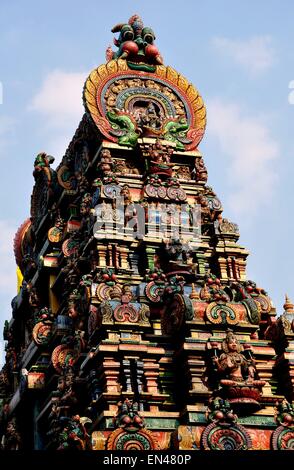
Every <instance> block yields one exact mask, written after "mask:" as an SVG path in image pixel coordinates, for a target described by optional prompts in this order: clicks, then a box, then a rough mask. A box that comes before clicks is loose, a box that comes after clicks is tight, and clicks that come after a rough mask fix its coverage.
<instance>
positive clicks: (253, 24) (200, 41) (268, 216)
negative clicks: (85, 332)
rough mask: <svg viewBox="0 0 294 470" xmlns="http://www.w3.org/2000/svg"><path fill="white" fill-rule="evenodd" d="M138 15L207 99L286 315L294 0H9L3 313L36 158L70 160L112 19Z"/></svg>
mask: <svg viewBox="0 0 294 470" xmlns="http://www.w3.org/2000/svg"><path fill="white" fill-rule="evenodd" d="M134 13H138V14H140V15H141V16H142V18H143V20H144V23H145V24H146V25H150V26H151V27H153V29H154V30H155V33H156V36H157V40H156V44H157V46H158V47H159V50H160V51H161V54H162V55H163V57H164V63H165V64H166V65H171V66H173V67H174V68H176V69H177V70H178V71H180V72H181V73H182V74H183V75H185V76H186V77H187V78H188V79H189V80H190V81H191V82H193V84H194V85H195V86H196V87H197V88H198V90H199V91H200V93H201V95H202V97H203V99H204V101H205V103H206V106H207V115H208V124H207V130H206V135H205V138H204V140H203V141H202V143H201V146H200V150H201V151H202V153H203V156H204V159H205V162H206V165H207V168H208V172H209V184H210V185H211V186H212V187H213V188H214V189H215V191H216V192H217V194H218V196H219V198H220V199H221V200H222V202H223V206H224V209H225V210H224V214H223V215H224V217H227V218H229V219H230V220H232V221H233V222H236V223H238V225H239V227H240V231H241V238H240V242H241V244H243V245H244V246H245V247H246V248H247V249H249V250H250V252H251V256H250V257H249V261H248V277H249V278H251V279H253V280H255V281H256V282H257V283H258V285H260V286H262V287H263V288H265V289H266V290H268V292H269V294H270V296H271V297H272V299H273V302H274V304H275V305H276V307H277V309H278V311H279V313H281V311H282V305H283V301H284V294H285V293H286V292H287V293H288V294H289V295H290V297H291V296H292V297H293V298H294V283H293V277H294V276H293V269H292V263H293V259H294V255H293V251H294V248H293V245H292V232H293V217H292V203H293V194H294V189H293V182H292V179H293V176H292V175H293V168H294V163H293V153H294V97H292V103H293V104H290V101H291V99H289V94H290V92H291V89H290V88H289V84H290V82H291V81H292V80H294V67H293V62H294V61H293V55H294V49H293V43H294V33H293V18H294V3H293V2H292V1H291V0H284V1H283V2H278V1H270V0H267V1H265V0H259V1H258V2H256V1H253V0H247V1H246V2H241V1H240V0H239V1H238V2H236V0H235V1H230V0H210V1H207V2H199V1H192V0H186V1H184V2H179V1H174V0H170V1H154V0H151V1H147V0H144V1H139V0H138V1H136V2H133V1H127V0H125V1H124V2H121V1H117V0H110V1H109V2H101V1H97V0H96V1H94V0H87V2H81V1H73V0H71V1H65V0H59V1H56V0H50V1H43V2H40V1H35V0H27V1H26V2H23V1H20V0H18V1H17V0H14V1H13V2H12V1H11V0H9V1H8V0H1V4H0V82H1V84H2V90H3V92H2V94H3V103H2V104H1V105H0V165H1V170H0V182H1V184H0V192H1V197H0V255H1V262H0V322H1V323H2V322H3V321H4V319H5V318H10V315H11V310H10V300H11V297H12V296H13V295H14V294H15V286H16V281H15V264H14V259H13V253H12V239H13V235H14V232H15V231H16V229H17V227H18V226H19V225H20V224H21V223H22V221H23V220H24V219H25V218H27V217H28V216H29V210H30V194H31V191H32V185H33V178H32V169H33V161H34V157H35V155H36V154H37V153H38V152H39V151H41V150H44V151H47V152H48V153H50V154H52V155H54V156H55V157H56V161H57V162H58V161H59V160H60V158H61V157H62V155H63V153H64V151H65V149H66V146H67V144H68V143H69V140H70V138H71V137H72V135H73V133H74V131H75V129H76V127H77V125H78V123H79V119H80V118H81V116H82V112H83V109H82V102H81V94H82V86H83V81H84V79H85V78H86V76H87V74H88V73H89V72H90V71H91V70H92V69H93V68H94V67H96V66H98V65H99V64H101V63H103V62H104V61H105V49H106V47H107V46H108V45H109V44H111V43H112V39H113V35H112V33H111V32H110V30H111V28H112V26H114V25H115V24H116V23H118V22H121V21H126V20H128V18H129V17H130V16H131V15H132V14H134ZM293 84H294V82H293ZM293 84H292V85H293ZM0 90H1V88H0ZM0 327H1V325H0ZM1 329H2V327H1Z"/></svg>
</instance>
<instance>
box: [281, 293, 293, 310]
mask: <svg viewBox="0 0 294 470" xmlns="http://www.w3.org/2000/svg"><path fill="white" fill-rule="evenodd" d="M283 307H284V310H285V312H288V313H294V304H293V303H292V302H291V300H290V299H289V297H288V295H287V294H285V303H284V306H283Z"/></svg>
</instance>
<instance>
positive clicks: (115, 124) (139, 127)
mask: <svg viewBox="0 0 294 470" xmlns="http://www.w3.org/2000/svg"><path fill="white" fill-rule="evenodd" d="M84 105H85V108H86V112H87V113H88V114H89V115H90V116H91V118H92V120H93V121H94V123H95V124H96V126H97V127H98V129H99V130H100V132H101V133H102V134H103V135H104V136H105V137H106V138H107V139H108V140H110V141H112V142H118V143H119V144H121V145H129V146H134V145H136V143H137V140H138V137H139V136H157V137H158V136H160V137H161V138H164V139H166V140H172V141H174V142H175V143H176V145H177V148H178V149H182V150H191V149H195V148H196V147H197V145H198V144H199V142H200V140H201V139H202V137H203V135H204V130H205V125H206V109H205V106H204V103H203V100H202V98H201V96H200V95H199V93H198V91H197V90H196V88H195V87H194V86H193V85H192V84H190V83H189V82H188V81H187V79H186V78H185V77H183V76H182V75H181V74H179V73H178V72H177V71H176V70H174V69H173V68H171V67H165V66H164V65H157V66H156V69H155V72H154V73H147V72H142V71H138V70H130V69H129V68H128V65H127V63H126V61H124V60H121V59H116V60H111V61H110V62H108V63H107V64H102V65H100V66H99V67H98V68H96V69H94V70H93V71H92V72H91V74H90V75H89V77H88V78H87V80H86V83H85V87H84Z"/></svg>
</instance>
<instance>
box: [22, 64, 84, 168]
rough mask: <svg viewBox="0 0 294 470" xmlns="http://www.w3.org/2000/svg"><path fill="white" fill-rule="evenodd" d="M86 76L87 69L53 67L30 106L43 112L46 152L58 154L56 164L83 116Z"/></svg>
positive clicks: (31, 109)
mask: <svg viewBox="0 0 294 470" xmlns="http://www.w3.org/2000/svg"><path fill="white" fill-rule="evenodd" d="M86 78H87V73H86V72H85V73H74V72H73V73H68V72H64V71H62V70H53V71H52V72H50V73H49V75H48V76H47V77H46V78H45V80H44V82H43V84H42V86H41V88H40V90H39V91H38V92H37V94H36V95H35V96H34V97H33V99H32V101H31V103H30V105H29V110H30V111H35V112H38V113H40V115H42V116H43V118H44V119H45V121H44V134H45V138H46V141H47V145H46V152H48V153H51V154H53V155H54V156H55V157H56V163H57V162H58V161H59V160H60V158H61V157H62V156H63V154H64V152H65V150H66V148H67V146H68V144H69V142H70V140H71V139H72V137H73V135H74V132H75V130H76V128H77V127H78V124H79V122H80V120H81V118H82V116H83V113H84V108H83V103H82V92H83V86H84V82H85V80H86ZM44 140H45V139H44ZM44 148H45V146H44Z"/></svg>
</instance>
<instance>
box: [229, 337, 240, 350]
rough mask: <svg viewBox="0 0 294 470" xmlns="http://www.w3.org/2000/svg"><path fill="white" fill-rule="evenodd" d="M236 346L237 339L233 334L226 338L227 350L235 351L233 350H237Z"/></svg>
mask: <svg viewBox="0 0 294 470" xmlns="http://www.w3.org/2000/svg"><path fill="white" fill-rule="evenodd" d="M237 347H238V344H237V339H236V338H235V336H230V337H229V338H228V349H229V351H232V352H235V351H237Z"/></svg>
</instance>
